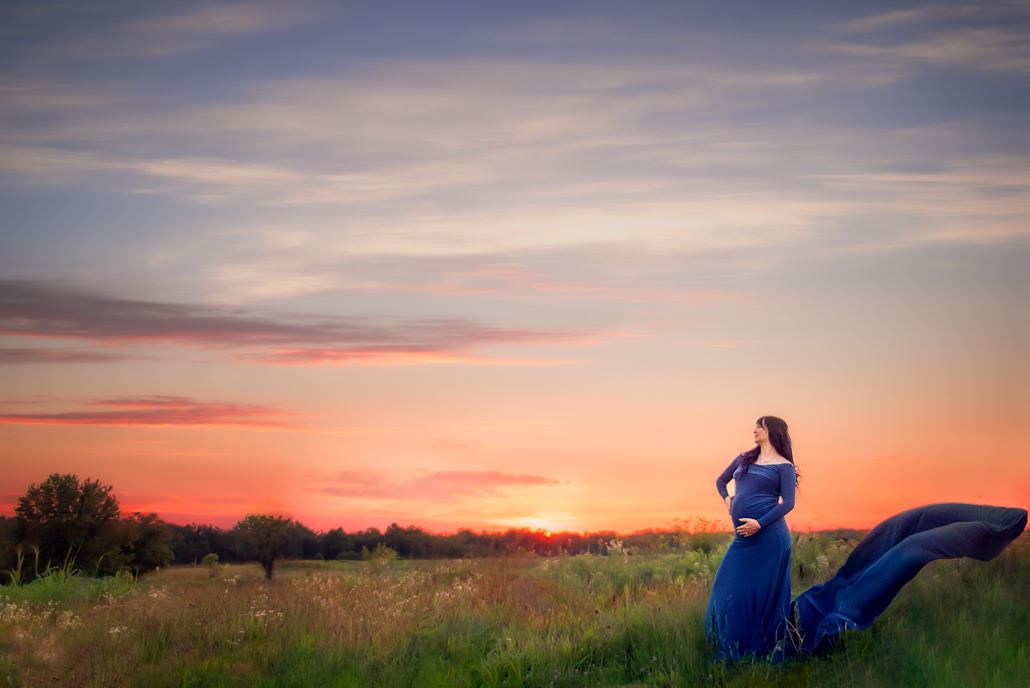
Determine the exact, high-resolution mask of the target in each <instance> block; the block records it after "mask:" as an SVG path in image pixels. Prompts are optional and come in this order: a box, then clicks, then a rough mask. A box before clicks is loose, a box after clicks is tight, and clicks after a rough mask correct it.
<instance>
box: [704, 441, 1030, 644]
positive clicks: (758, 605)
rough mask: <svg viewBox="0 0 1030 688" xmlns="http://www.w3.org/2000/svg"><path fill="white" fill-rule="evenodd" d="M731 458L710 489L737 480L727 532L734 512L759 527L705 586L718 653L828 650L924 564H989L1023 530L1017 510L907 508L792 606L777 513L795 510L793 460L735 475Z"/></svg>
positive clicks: (786, 544) (736, 521) (736, 520)
mask: <svg viewBox="0 0 1030 688" xmlns="http://www.w3.org/2000/svg"><path fill="white" fill-rule="evenodd" d="M739 463H740V457H739V456H738V457H737V458H736V459H734V460H733V463H731V464H730V466H729V468H727V469H726V471H724V472H723V474H722V475H720V476H719V479H718V480H717V481H716V485H717V486H718V488H719V493H720V494H721V495H722V496H723V497H724V498H725V497H726V495H727V491H726V483H727V482H729V480H730V479H731V478H733V479H735V480H736V483H737V491H736V495H735V496H734V498H733V502H732V503H731V516H732V517H733V526H734V528H736V527H737V526H739V525H740V518H741V517H746V518H755V519H757V520H758V522H759V524H760V525H761V526H762V528H761V530H759V531H758V532H757V533H755V534H754V535H752V536H751V537H749V538H744V537H741V536H740V535H737V536H735V537H734V540H733V542H732V543H731V544H730V547H729V549H728V550H727V551H726V556H725V557H723V560H722V563H721V564H720V565H719V571H718V573H716V576H715V581H714V582H713V584H712V595H711V597H710V598H709V600H708V614H707V617H706V619H705V631H706V632H707V634H708V638H709V639H710V640H711V641H712V642H713V643H715V644H716V646H717V647H718V648H719V653H718V654H717V655H716V659H721V658H726V657H732V658H736V659H740V658H743V657H744V656H746V655H750V656H753V657H756V658H759V659H770V660H772V661H780V660H782V659H784V658H786V657H787V656H789V655H791V654H793V653H794V652H797V651H813V650H819V649H825V648H827V647H830V646H832V644H833V643H834V642H835V641H836V639H837V636H838V635H839V634H840V633H841V632H842V631H844V630H847V629H855V628H857V629H866V628H868V627H869V626H870V625H871V624H872V623H873V621H875V620H876V618H877V617H878V616H879V615H880V614H881V613H882V612H883V611H884V610H885V609H886V608H887V606H888V605H889V604H890V603H891V600H893V599H894V597H895V595H897V594H898V591H900V590H901V588H902V587H903V586H904V585H905V583H907V582H908V581H910V580H912V579H913V578H914V577H915V575H916V574H917V573H919V571H920V569H922V568H923V567H924V566H926V565H927V564H928V563H930V562H931V561H934V560H935V559H955V558H958V557H972V558H974V559H979V560H980V561H990V560H991V559H993V558H994V557H996V556H998V555H999V554H1000V553H1001V551H1002V550H1003V549H1005V547H1007V546H1008V544H1009V543H1010V542H1012V540H1014V539H1016V538H1017V537H1019V535H1020V534H1021V533H1022V532H1023V530H1024V529H1025V528H1026V523H1027V512H1026V510H1025V509H1016V508H1008V507H1000V506H985V505H979V504H930V505H927V506H922V507H918V508H916V509H911V510H909V511H905V512H903V513H900V514H897V515H896V516H892V517H891V518H889V519H887V520H886V521H884V522H883V523H881V524H879V525H878V526H876V527H875V528H873V530H872V531H870V532H869V534H868V535H867V536H866V537H865V538H864V539H863V540H862V542H861V543H859V545H858V547H856V548H855V550H854V551H853V552H852V553H851V555H850V556H849V557H848V560H847V562H845V564H844V566H842V567H841V568H840V570H839V571H837V575H836V576H834V577H833V579H831V580H829V581H827V582H826V583H823V584H822V585H815V586H813V587H811V588H809V589H808V590H806V591H805V592H803V593H802V594H801V595H799V596H798V598H797V599H796V600H795V601H794V602H793V603H791V602H790V532H789V530H788V529H787V526H786V523H785V522H784V520H783V515H784V514H786V513H787V512H788V511H790V509H791V508H793V506H794V469H793V466H790V465H789V464H779V465H773V466H759V465H757V464H752V466H751V467H750V469H749V471H748V472H747V473H746V474H742V471H741V469H740V468H739ZM756 468H757V469H758V470H757V471H756ZM774 471H775V473H774ZM781 495H782V497H783V502H782V503H778V497H779V496H781ZM756 514H757V515H756ZM763 533H764V535H763ZM788 620H789V623H788Z"/></svg>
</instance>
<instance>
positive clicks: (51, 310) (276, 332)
mask: <svg viewBox="0 0 1030 688" xmlns="http://www.w3.org/2000/svg"><path fill="white" fill-rule="evenodd" d="M0 334H4V335H8V336H21V337H43V338H53V339H78V340H86V341H91V342H96V343H103V344H108V345H125V344H135V345H140V344H143V345H157V344H178V345H183V346H191V347H201V348H208V349H210V348H233V349H245V351H243V352H240V353H239V354H238V356H239V358H240V360H244V361H250V362H257V363H273V364H278V365H317V364H323V363H358V364H362V363H372V364H386V365H390V364H413V363H476V364H483V363H490V362H492V359H489V358H487V357H484V356H478V355H474V354H472V353H471V350H472V349H475V348H478V347H485V346H497V345H510V344H517V345H530V344H552V345H553V344H586V343H596V342H598V341H600V338H599V337H597V336H591V335H589V334H588V333H585V332H577V331H562V330H530V329H505V328H495V327H489V326H485V325H480V324H477V323H474V322H470V321H467V320H459V319H423V320H411V321H403V322H399V323H383V322H382V321H375V320H373V319H360V318H340V317H329V316H326V317H311V316H298V315H293V316H290V315H286V316H280V317H263V316H257V315H253V314H249V313H247V312H245V311H242V310H240V309H230V308H219V307H214V306H206V305H183V304H170V303H161V302H153V301H135V300H129V299H121V298H116V297H107V296H103V295H99V294H88V293H83V292H81V291H77V290H70V289H65V288H61V287H56V286H52V285H41V284H37V283H26V282H10V281H7V282H0ZM494 362H496V363H500V364H503V363H529V362H530V361H523V360H517V359H497V360H496V361H494ZM539 362H540V363H548V362H553V361H539Z"/></svg>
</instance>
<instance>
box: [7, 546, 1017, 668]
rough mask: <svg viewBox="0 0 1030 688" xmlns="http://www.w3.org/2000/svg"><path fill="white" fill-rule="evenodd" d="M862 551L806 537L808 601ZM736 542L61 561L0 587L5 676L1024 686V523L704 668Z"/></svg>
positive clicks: (797, 573)
mask: <svg viewBox="0 0 1030 688" xmlns="http://www.w3.org/2000/svg"><path fill="white" fill-rule="evenodd" d="M855 544H856V543H855V542H848V543H843V542H840V541H837V540H831V539H829V538H826V537H820V536H810V535H800V536H799V535H797V534H796V535H795V549H794V564H793V567H794V581H793V589H794V592H795V594H797V593H798V592H800V591H802V590H804V589H805V588H807V587H808V586H810V585H813V584H815V583H818V582H821V581H823V580H826V579H827V578H829V577H830V575H831V574H832V573H833V572H835V571H836V569H837V567H838V566H840V565H841V564H842V563H843V562H844V560H845V558H846V557H847V555H848V553H849V552H850V551H851V548H852V547H854V545H855ZM724 551H725V546H723V547H722V548H720V549H716V550H715V551H714V552H712V553H711V554H709V555H706V554H704V553H703V552H691V553H689V554H686V555H679V554H677V555H671V554H669V555H661V556H659V555H656V556H653V557H650V556H630V557H627V556H619V555H615V556H609V557H597V556H590V555H585V556H576V557H558V558H534V557H521V558H507V559H484V560H456V561H455V560H451V561H394V562H392V563H391V562H388V561H385V560H381V561H371V562H346V563H345V562H332V563H321V562H318V563H316V562H287V563H285V565H283V566H281V567H280V568H279V570H278V573H277V575H276V578H275V580H273V581H271V582H269V581H266V580H264V578H263V577H262V575H261V572H260V569H259V568H258V567H257V565H246V566H242V565H241V566H217V567H215V568H212V569H208V568H204V567H197V568H194V567H185V568H173V569H169V570H164V571H158V572H155V573H152V574H149V575H147V576H146V577H144V578H143V579H141V580H139V581H133V580H131V579H128V578H122V579H117V578H109V579H102V580H97V579H89V578H83V577H79V576H66V575H63V574H61V573H60V572H55V573H53V574H51V575H50V576H49V577H48V578H46V579H42V580H38V581H36V582H33V583H31V584H29V585H22V586H19V587H13V586H8V587H4V588H0V686H3V685H7V686H198V687H199V686H298V687H299V686H391V687H392V686H497V687H499V688H501V687H503V688H515V687H519V686H542V687H550V686H627V685H639V686H723V687H729V686H955V687H956V688H959V687H961V688H966V687H968V686H1014V687H1015V686H1018V687H1020V688H1025V687H1026V686H1030V537H1028V536H1027V535H1024V536H1022V537H1020V538H1019V539H1018V540H1017V541H1016V542H1014V543H1013V544H1012V545H1011V546H1010V547H1009V549H1008V550H1006V552H1005V553H1003V554H1002V556H1001V557H999V558H998V559H996V560H995V561H993V562H990V563H981V562H977V561H972V560H957V561H943V562H936V563H934V564H932V565H930V566H928V567H927V568H925V569H924V570H923V571H922V572H921V573H920V574H919V576H918V577H917V578H916V579H915V580H914V581H913V582H912V583H910V584H909V585H908V586H906V587H905V589H904V590H903V591H902V593H901V594H900V595H899V596H898V598H897V599H896V600H895V601H894V603H893V604H892V605H891V607H890V608H889V609H888V610H887V612H886V613H884V614H883V615H882V616H881V617H880V619H879V620H878V621H877V622H876V623H875V624H874V625H873V627H872V628H871V629H869V630H868V631H865V632H850V633H848V634H847V635H846V636H845V637H844V638H843V640H842V642H840V643H839V644H838V645H837V647H836V648H834V650H833V651H831V652H830V653H828V654H826V655H823V656H816V657H811V656H810V657H805V658H803V659H798V660H794V661H792V662H790V663H787V664H785V665H781V666H771V665H768V664H765V663H760V662H759V663H735V664H734V663H730V664H713V663H712V662H711V661H710V657H711V656H712V654H713V648H712V647H711V646H710V645H709V644H708V643H707V641H706V640H705V637H704V611H705V608H706V605H707V599H708V592H709V589H710V586H711V581H712V577H713V576H714V573H715V570H716V568H717V567H718V564H719V560H720V558H721V556H722V553H723V552H724ZM802 574H803V577H802Z"/></svg>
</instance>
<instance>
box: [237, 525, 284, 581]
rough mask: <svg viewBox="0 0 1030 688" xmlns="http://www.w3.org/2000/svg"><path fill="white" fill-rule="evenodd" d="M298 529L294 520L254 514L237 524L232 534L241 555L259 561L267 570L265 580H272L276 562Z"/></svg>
mask: <svg viewBox="0 0 1030 688" xmlns="http://www.w3.org/2000/svg"><path fill="white" fill-rule="evenodd" d="M296 527H297V524H296V523H295V522H294V521H293V519H292V518H283V517H282V516H265V515H257V514H252V515H250V516H247V517H245V518H243V520H241V521H240V522H239V523H237V524H236V525H235V526H234V527H233V529H232V532H233V535H234V536H235V540H236V545H237V549H238V550H239V552H240V554H243V555H244V556H247V557H253V558H255V559H257V560H258V563H259V564H261V567H262V568H264V569H265V578H268V579H269V580H271V578H272V570H273V568H274V567H275V560H276V559H278V558H280V557H281V556H282V553H283V550H284V549H285V548H286V545H287V544H288V543H289V542H290V538H291V537H293V531H294V529H295V528H296Z"/></svg>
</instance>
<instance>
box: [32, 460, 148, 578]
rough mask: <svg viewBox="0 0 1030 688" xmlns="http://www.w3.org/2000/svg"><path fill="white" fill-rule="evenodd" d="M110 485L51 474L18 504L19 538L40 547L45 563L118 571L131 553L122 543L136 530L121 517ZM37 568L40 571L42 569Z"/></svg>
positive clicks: (128, 542) (127, 541)
mask: <svg viewBox="0 0 1030 688" xmlns="http://www.w3.org/2000/svg"><path fill="white" fill-rule="evenodd" d="M110 492H111V488H110V487H108V486H106V485H101V484H100V482H99V481H96V480H89V479H88V478H87V479H86V481H85V482H83V483H79V478H78V476H75V475H58V474H57V473H54V474H52V475H51V476H50V477H49V478H47V479H46V480H44V481H43V482H42V483H40V484H39V485H36V484H33V485H30V486H29V489H28V491H27V492H26V494H25V496H24V497H21V498H20V499H19V500H18V506H16V507H15V509H14V510H15V512H16V513H17V518H18V519H19V521H20V531H21V532H20V533H19V535H20V538H19V540H20V541H21V542H22V543H24V544H25V545H27V546H29V547H38V548H39V556H38V561H39V563H40V564H42V565H43V566H49V565H51V564H53V565H64V564H72V562H74V564H75V565H77V566H78V567H80V568H84V569H86V570H89V569H90V568H97V569H98V568H100V565H101V564H103V569H104V570H105V571H117V570H118V569H119V568H121V567H122V566H123V565H125V563H127V561H128V560H129V559H131V555H128V556H127V555H126V554H125V553H124V552H123V551H122V548H123V546H127V545H130V544H131V533H129V532H128V530H127V529H126V528H124V527H123V525H122V523H121V521H120V520H119V518H118V516H119V508H118V501H117V500H116V499H115V498H114V497H113V496H112V495H111V494H110ZM37 573H38V571H37Z"/></svg>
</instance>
